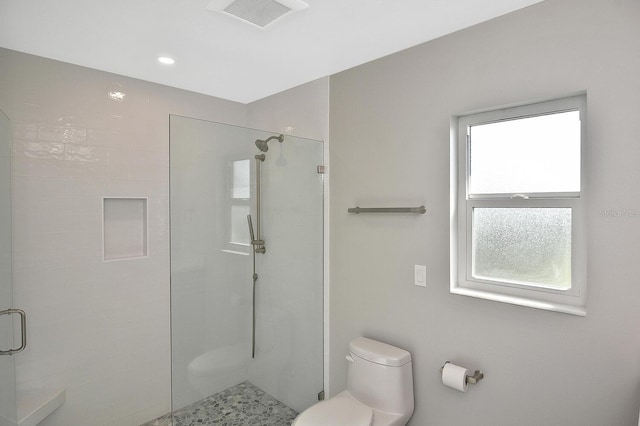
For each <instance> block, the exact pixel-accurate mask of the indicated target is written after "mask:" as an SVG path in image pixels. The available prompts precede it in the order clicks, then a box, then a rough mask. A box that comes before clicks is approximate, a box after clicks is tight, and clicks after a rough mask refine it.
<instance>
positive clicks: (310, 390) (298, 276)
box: [170, 116, 323, 425]
mask: <svg viewBox="0 0 640 426" xmlns="http://www.w3.org/2000/svg"><path fill="white" fill-rule="evenodd" d="M269 136H272V134H271V133H268V132H264V131H259V130H253V129H247V128H243V127H236V126H230V125H225V124H220V123H213V122H208V121H202V120H195V119H191V118H186V117H179V116H171V119H170V138H171V139H170V168H171V173H170V175H171V182H170V189H171V195H170V208H171V333H172V337H171V339H172V410H173V411H174V414H175V413H181V414H180V415H179V416H178V415H176V417H175V419H176V421H174V424H176V425H179V424H181V423H180V418H181V417H182V418H185V416H186V417H189V416H190V415H191V414H189V413H193V412H196V411H197V410H200V412H201V411H202V409H203V408H202V406H198V404H200V403H201V401H202V400H204V399H205V398H206V399H207V400H206V401H210V400H211V398H215V397H216V395H229V393H230V392H236V391H242V392H245V393H246V392H251V398H250V399H251V401H257V400H262V399H261V398H272V399H274V400H275V401H277V403H278V404H282V406H283V407H284V408H285V409H288V410H289V411H290V413H291V415H293V416H295V412H296V411H298V412H299V411H301V410H303V409H305V408H307V407H308V406H310V405H311V404H313V403H314V402H316V401H317V394H318V392H320V391H321V390H322V386H323V371H322V368H323V359H322V357H323V346H322V342H323V276H322V272H323V184H322V180H321V179H320V177H321V175H318V174H317V173H316V166H317V165H319V164H322V155H323V154H322V153H323V148H322V142H320V141H316V140H309V139H303V138H297V137H294V136H285V137H284V141H283V142H282V143H279V142H278V141H277V140H272V141H270V142H269V150H268V152H265V153H264V154H265V158H264V161H263V162H261V175H262V176H261V205H262V208H261V216H262V217H261V233H262V239H264V241H265V246H266V253H264V254H256V255H255V263H256V274H257V275H258V278H257V280H256V284H255V286H256V287H255V299H254V297H253V294H254V292H253V280H252V274H253V268H252V266H253V260H252V259H253V256H252V255H253V253H252V247H251V245H250V237H249V231H248V225H247V217H246V216H247V214H248V213H249V214H251V215H252V220H253V222H254V226H255V224H256V221H257V217H256V214H257V212H256V166H255V163H256V160H255V156H256V155H257V154H262V152H261V151H259V150H258V148H257V147H256V145H255V143H254V142H255V141H256V140H257V139H262V140H265V139H266V138H268V137H269ZM254 300H255V318H256V321H255V324H256V326H255V335H256V350H255V357H254V358H252V356H251V354H252V350H251V349H252V324H253V311H254V306H253V305H254ZM258 394H259V395H263V396H260V397H256V396H255V395H258ZM206 401H205V405H206V406H207V407H209V408H210V407H211V406H212V405H213V404H211V403H208V404H207V403H206ZM194 404H195V405H194ZM253 409H255V407H253V408H252V410H253ZM185 413H186V414H185ZM235 415H239V416H240V418H243V417H242V416H243V415H244V414H243V413H239V414H238V413H236V414H235ZM211 416H215V413H214V414H211V415H209V417H210V418H211Z"/></svg>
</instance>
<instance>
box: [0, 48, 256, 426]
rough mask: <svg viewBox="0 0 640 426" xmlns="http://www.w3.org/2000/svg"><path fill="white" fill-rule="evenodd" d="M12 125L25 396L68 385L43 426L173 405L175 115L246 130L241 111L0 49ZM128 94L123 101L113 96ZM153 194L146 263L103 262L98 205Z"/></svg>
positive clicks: (137, 418) (123, 420) (108, 419)
mask: <svg viewBox="0 0 640 426" xmlns="http://www.w3.org/2000/svg"><path fill="white" fill-rule="evenodd" d="M0 76H1V78H0V109H2V110H3V111H4V112H5V113H6V114H7V115H8V116H9V117H10V118H11V119H12V121H13V129H14V140H13V142H14V151H13V159H12V160H13V190H14V204H13V228H14V246H13V250H14V286H15V306H19V307H20V308H22V309H24V310H26V311H27V312H28V315H29V321H28V324H29V347H28V348H27V350H25V352H23V353H21V354H20V355H19V356H16V357H15V359H16V365H17V375H18V377H17V379H18V383H19V386H20V387H21V388H40V387H66V388H67V402H66V403H65V405H64V406H63V407H61V408H60V409H59V410H58V411H56V412H55V413H54V414H53V415H51V416H50V417H49V418H47V419H46V420H45V421H44V422H43V423H42V425H43V426H54V425H60V426H69V425H89V424H90V425H117V426H122V425H138V424H140V423H142V422H144V421H147V420H150V419H152V418H154V417H156V416H158V415H161V414H164V413H166V412H168V411H169V409H170V405H169V400H170V399H169V398H170V386H169V384H170V359H169V354H170V347H169V217H168V213H169V204H168V187H169V114H170V113H171V114H179V115H184V116H192V117H199V118H204V119H209V120H215V121H219V122H226V123H233V124H240V125H241V124H244V121H245V115H246V107H245V106H244V105H241V104H238V103H234V102H229V101H225V100H221V99H216V98H212V97H208V96H202V95H197V94H194V93H190V92H186V91H182V90H176V89H172V88H168V87H164V86H160V85H156V84H151V83H147V82H143V81H139V80H134V79H130V78H125V77H122V76H117V75H114V74H108V73H104V72H99V71H95V70H90V69H87V68H82V67H78V66H73V65H69V64H64V63H61V62H56V61H51V60H47V59H44V58H39V57H35V56H30V55H25V54H21V53H17V52H13V51H9V50H5V49H0ZM109 92H121V93H124V94H125V96H124V98H123V99H122V100H114V99H111V98H110V97H109ZM103 196H114V197H148V206H147V207H148V238H149V244H148V256H147V257H145V258H139V259H129V260H119V261H110V262H104V261H103V253H102V197H103Z"/></svg>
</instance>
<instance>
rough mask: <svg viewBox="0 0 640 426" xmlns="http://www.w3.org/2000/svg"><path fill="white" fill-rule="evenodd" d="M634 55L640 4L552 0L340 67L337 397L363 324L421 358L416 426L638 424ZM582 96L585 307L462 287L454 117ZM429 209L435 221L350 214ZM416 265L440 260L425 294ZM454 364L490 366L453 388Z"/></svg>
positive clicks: (334, 257) (335, 151)
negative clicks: (455, 216)
mask: <svg viewBox="0 0 640 426" xmlns="http://www.w3.org/2000/svg"><path fill="white" fill-rule="evenodd" d="M639 52H640V2H638V1H637V0H547V1H545V2H543V3H540V4H538V5H535V6H532V7H529V8H527V9H524V10H521V11H518V12H515V13H513V14H510V15H507V16H504V17H501V18H498V19H495V20H492V21H489V22H486V23H483V24H480V25H478V26H475V27H472V28H470V29H467V30H464V31H461V32H458V33H455V34H452V35H449V36H446V37H443V38H441V39H438V40H435V41H433V42H430V43H426V44H423V45H421V46H417V47H415V48H412V49H408V50H406V51H403V52H400V53H398V54H395V55H391V56H388V57H385V58H383V59H380V60H377V61H375V62H372V63H369V64H365V65H363V66H360V67H356V68H353V69H351V70H348V71H345V72H342V73H339V74H337V75H334V76H332V77H331V84H330V86H331V89H330V122H331V131H330V138H331V158H330V159H331V183H332V193H331V298H330V318H331V328H330V344H331V351H330V360H329V362H330V365H331V368H330V380H331V384H332V386H331V389H330V391H331V393H332V394H335V393H336V392H338V391H339V390H341V389H342V388H343V387H344V386H345V372H346V362H345V361H344V354H345V352H346V349H347V344H348V342H349V340H350V339H352V338H354V337H356V336H359V335H365V336H369V337H372V338H378V339H381V340H384V341H387V342H389V343H392V344H396V345H398V346H401V347H404V348H406V349H408V350H410V351H411V352H412V354H413V360H414V377H415V396H416V410H415V414H414V417H413V419H412V421H411V423H410V424H411V425H416V426H449V425H451V426H459V425H465V424H473V425H487V426H489V425H491V426H496V425H504V426H507V425H518V426H525V425H531V426H534V425H535V426H539V425H563V426H568V425H576V426H578V425H579V426H603V425H608V426H611V425H626V426H630V425H635V424H637V421H638V408H639V407H640V387H639V383H640V339H639V338H638V335H639V331H640V309H639V308H638V306H639V305H640V286H638V274H637V272H636V271H635V268H634V266H635V265H636V264H637V259H638V258H639V256H640V244H639V243H640V217H638V216H637V214H638V212H639V211H640V185H639V184H638V182H640V167H638V165H637V161H638V158H640V140H639V136H638V132H637V129H636V127H637V126H636V124H635V123H637V117H638V115H639V113H640V96H639V94H640V78H639V77H638V76H640V53H639ZM580 90H586V91H587V94H588V123H587V129H588V135H587V137H588V143H587V152H586V154H587V156H588V160H587V162H588V167H587V171H586V172H587V178H588V191H587V192H588V197H589V199H588V201H589V204H588V231H589V235H588V246H589V248H588V250H589V255H588V274H589V289H588V305H587V310H588V311H587V317H586V318H581V317H576V316H571V315H567V314H559V313H553V312H547V311H541V310H535V309H529V308H523V307H519V306H513V305H507V304H501V303H497V302H491V301H486V300H480V299H474V298H469V297H465V296H456V295H451V294H449V125H450V117H451V115H453V114H457V113H463V112H466V111H470V110H475V109H479V108H485V107H491V106H499V105H504V104H509V103H513V102H521V101H527V100H535V99H539V98H550V97H557V96H562V95H565V94H569V93H573V92H576V91H580ZM422 203H424V204H425V205H426V206H427V210H428V212H427V214H425V215H423V216H384V217H380V216H365V215H358V216H356V215H349V214H347V212H346V210H347V208H348V207H352V206H355V205H360V206H373V205H381V206H392V205H419V204H422ZM625 211H626V212H627V213H629V212H630V214H626V213H625ZM616 212H618V215H616ZM633 212H636V213H635V215H634V214H633ZM611 213H613V214H611ZM414 264H425V265H427V281H428V284H427V287H426V288H420V287H415V286H414V285H413V265H414ZM446 360H450V361H454V362H456V363H459V364H461V365H465V366H468V367H469V368H480V369H483V370H484V371H485V374H486V378H485V380H484V381H483V382H481V383H480V384H478V385H477V386H475V387H473V388H472V389H470V390H469V392H467V393H461V392H458V391H455V390H453V389H450V388H446V387H444V386H443V385H442V384H441V383H440V375H439V369H440V367H441V366H442V364H443V363H444V362H445V361H446Z"/></svg>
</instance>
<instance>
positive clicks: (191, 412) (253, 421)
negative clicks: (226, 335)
mask: <svg viewBox="0 0 640 426" xmlns="http://www.w3.org/2000/svg"><path fill="white" fill-rule="evenodd" d="M297 415H298V413H297V412H296V411H294V410H293V409H291V408H289V407H287V406H286V405H284V404H283V403H282V402H280V401H278V400H277V399H275V398H274V397H272V396H271V395H269V394H267V393H265V392H264V391H263V390H261V389H260V388H258V387H256V386H254V385H252V384H251V383H249V382H242V383H240V384H238V385H235V386H232V387H230V388H228V389H225V390H224V391H222V392H219V393H217V394H215V395H211V396H209V397H207V398H205V399H203V400H201V401H198V402H196V403H193V404H191V405H188V406H186V407H184V408H181V409H179V410H177V411H176V412H174V413H173V424H172V423H171V414H166V415H164V416H162V417H160V418H158V419H155V420H152V421H150V422H147V423H144V424H143V425H140V426H210V425H216V426H246V425H257V426H289V425H291V423H292V422H293V420H294V419H295V418H296V416H297Z"/></svg>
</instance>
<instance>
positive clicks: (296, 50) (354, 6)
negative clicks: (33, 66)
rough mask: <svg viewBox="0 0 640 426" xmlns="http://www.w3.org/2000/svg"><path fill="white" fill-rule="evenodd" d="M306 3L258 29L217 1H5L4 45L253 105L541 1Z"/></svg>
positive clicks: (0, 29) (0, 18) (0, 4)
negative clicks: (168, 61) (167, 61)
mask: <svg viewBox="0 0 640 426" xmlns="http://www.w3.org/2000/svg"><path fill="white" fill-rule="evenodd" d="M304 1H305V3H307V4H308V5H309V7H308V8H306V9H304V10H300V11H293V12H290V13H288V14H286V15H284V16H283V17H282V18H280V19H278V20H276V21H275V22H273V23H272V24H270V25H268V26H266V27H265V28H258V27H256V26H253V25H251V24H247V23H246V22H243V21H240V20H239V19H237V18H234V17H232V16H229V15H228V14H225V13H221V12H215V11H210V10H208V9H207V6H208V5H209V4H210V3H211V2H212V0H109V1H104V0H103V1H97V0H0V46H1V47H5V48H8V49H12V50H17V51H21V52H26V53H30V54H34V55H39V56H43V57H47V58H52V59H57V60H60V61H64V62H69V63H72V64H77V65H82V66H86V67H90V68H95V69H99V70H103V71H108V72H112V73H117V74H121V75H125V76H129V77H134V78H139V79H143V80H147V81H152V82H155V83H160V84H165V85H168V86H173V87H177V88H181V89H186V90H191V91H194V92H199V93H204V94H207V95H211V96H217V97H220V98H224V99H229V100H233V101H237V102H242V103H249V102H252V101H255V100H258V99H261V98H263V97H266V96H269V95H272V94H274V93H278V92H281V91H283V90H286V89H289V88H291V87H295V86H298V85H300V84H303V83H306V82H308V81H311V80H315V79H317V78H320V77H323V76H326V75H330V74H333V73H336V72H339V71H342V70H345V69H348V68H351V67H353V66H356V65H359V64H362V63H365V62H368V61H371V60H373V59H377V58H380V57H382V56H385V55H388V54H391V53H394V52H397V51H399V50H402V49H405V48H408V47H411V46H415V45H417V44H420V43H423V42H425V41H429V40H432V39H434V38H437V37H440V36H443V35H445V34H449V33H452V32H455V31H457V30H460V29H463V28H466V27H469V26H471V25H474V24H477V23H480V22H483V21H486V20H488V19H491V18H494V17H497V16H500V15H503V14H506V13H509V12H511V11H514V10H517V9H520V8H523V7H526V6H529V5H531V4H534V3H538V2H540V1H541V0H304ZM162 55H165V56H170V57H172V58H174V59H175V61H176V62H175V64H173V65H162V64H160V63H158V62H157V57H158V56H162Z"/></svg>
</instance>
